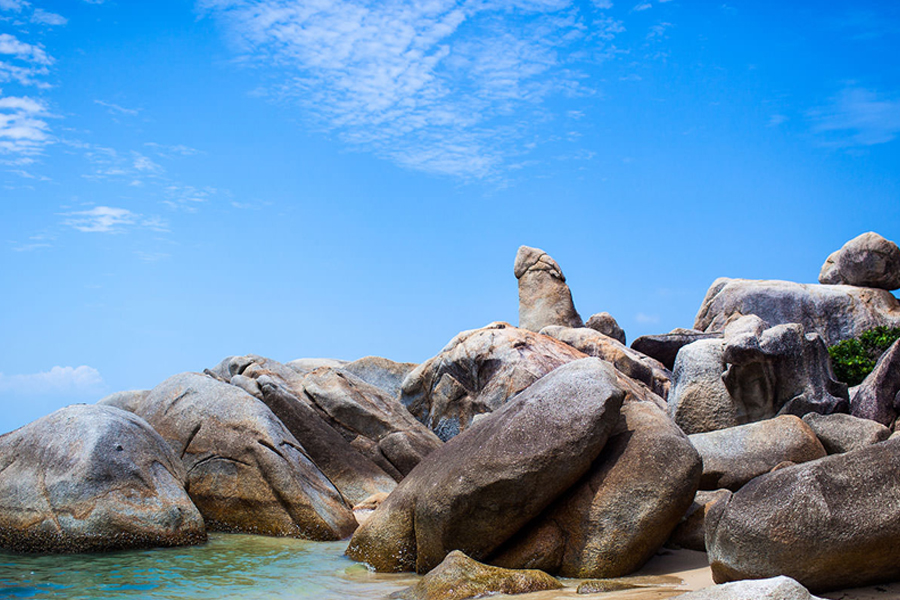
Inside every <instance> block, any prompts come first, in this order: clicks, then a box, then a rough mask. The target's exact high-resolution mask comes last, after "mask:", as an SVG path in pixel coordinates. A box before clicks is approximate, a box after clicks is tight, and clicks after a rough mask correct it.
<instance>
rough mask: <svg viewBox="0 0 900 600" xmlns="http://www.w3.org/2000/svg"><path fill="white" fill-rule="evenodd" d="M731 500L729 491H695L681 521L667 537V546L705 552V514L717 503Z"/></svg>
mask: <svg viewBox="0 0 900 600" xmlns="http://www.w3.org/2000/svg"><path fill="white" fill-rule="evenodd" d="M729 498H731V490H712V491H710V490H697V494H696V495H695V496H694V501H693V502H692V503H691V505H690V507H689V508H688V509H687V512H685V513H684V516H683V517H682V518H681V521H680V522H679V523H678V525H677V526H676V527H675V529H674V530H673V531H672V535H671V536H669V541H668V542H667V544H666V545H667V546H674V547H676V548H687V549H688V550H696V551H697V552H706V513H707V512H709V510H710V509H711V508H712V506H713V505H714V504H716V503H718V502H724V501H727V500H728V499H729Z"/></svg>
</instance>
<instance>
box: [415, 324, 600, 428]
mask: <svg viewBox="0 0 900 600" xmlns="http://www.w3.org/2000/svg"><path fill="white" fill-rule="evenodd" d="M586 356H587V355H586V354H584V353H583V352H579V351H578V350H576V349H574V348H572V347H571V346H569V345H568V344H564V343H562V342H560V341H558V340H554V339H553V338H550V337H548V336H545V335H539V334H537V333H533V332H531V331H528V330H526V329H520V328H517V327H513V326H512V325H510V324H508V323H501V322H496V323H491V324H490V325H488V326H487V327H483V328H481V329H472V330H470V331H463V332H462V333H460V334H458V335H457V336H456V337H454V338H453V339H452V340H450V343H448V344H447V345H446V346H445V347H444V349H443V350H441V352H440V353H439V354H438V355H437V356H434V357H432V358H430V359H429V360H427V361H425V362H424V363H422V364H421V365H419V366H418V367H416V368H415V369H414V370H413V371H412V372H411V373H410V374H409V375H408V376H407V377H406V379H405V380H404V381H403V387H402V390H401V394H400V402H401V403H402V404H403V405H404V406H406V408H408V409H409V411H410V412H411V413H412V414H413V415H414V416H415V417H416V418H417V419H418V420H419V421H421V422H422V423H424V424H425V425H426V426H427V427H428V428H429V429H431V430H432V431H434V432H435V433H436V434H437V436H438V437H439V438H441V439H442V440H444V441H447V440H449V439H450V438H452V437H453V436H455V435H457V434H458V433H460V432H461V431H465V430H466V429H467V428H468V427H469V425H470V424H471V423H472V419H473V418H475V417H476V416H477V415H480V414H485V413H489V412H492V411H494V410H496V409H498V408H500V407H501V406H503V404H504V403H505V402H506V401H507V400H508V399H509V398H511V397H512V396H514V395H516V394H518V393H519V392H521V391H522V390H524V389H525V388H527V387H528V386H530V385H531V384H533V383H534V382H535V381H537V380H538V379H540V378H541V377H543V376H544V375H546V374H547V373H549V372H550V371H552V370H553V369H555V368H556V367H558V366H560V365H563V364H565V363H567V362H571V361H573V360H579V359H582V358H585V357H586Z"/></svg>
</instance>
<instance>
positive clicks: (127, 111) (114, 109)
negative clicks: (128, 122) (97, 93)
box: [94, 100, 141, 116]
mask: <svg viewBox="0 0 900 600" xmlns="http://www.w3.org/2000/svg"><path fill="white" fill-rule="evenodd" d="M94 104H99V105H100V106H103V107H106V109H107V112H108V113H109V114H111V115H129V116H134V115H137V114H138V113H139V112H141V111H140V109H139V108H125V107H124V106H119V105H118V104H113V103H112V102H104V101H103V100H94Z"/></svg>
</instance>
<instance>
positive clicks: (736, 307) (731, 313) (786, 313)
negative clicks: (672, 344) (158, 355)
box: [694, 277, 900, 346]
mask: <svg viewBox="0 0 900 600" xmlns="http://www.w3.org/2000/svg"><path fill="white" fill-rule="evenodd" d="M751 314H753V315H757V316H759V317H760V318H761V319H763V320H764V321H766V322H767V323H769V324H770V325H780V324H783V323H799V324H801V325H802V326H803V328H804V330H805V331H806V332H807V333H812V332H816V333H819V334H820V335H821V336H822V337H823V338H824V340H825V343H826V344H827V345H829V346H831V345H834V344H836V343H838V342H840V341H842V340H847V339H850V338H855V337H859V335H860V334H862V333H863V332H864V331H866V330H867V329H872V328H873V327H877V326H879V325H885V326H889V327H898V326H900V301H898V300H897V298H895V297H894V296H893V295H892V294H891V293H890V292H888V291H886V290H879V289H874V288H859V287H853V286H846V285H807V284H801V283H793V282H789V281H770V280H763V281H756V280H750V279H729V278H727V277H720V278H719V279H716V280H715V281H714V282H713V284H712V285H711V286H710V288H709V290H708V291H707V292H706V298H705V299H704V300H703V304H702V306H701V307H700V310H699V312H698V313H697V318H696V320H695V321H694V328H695V329H698V330H701V331H706V332H713V331H722V330H723V329H724V328H725V326H726V325H727V324H728V323H730V322H731V321H733V320H735V319H737V318H739V317H741V316H743V315H751Z"/></svg>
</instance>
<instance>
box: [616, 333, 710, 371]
mask: <svg viewBox="0 0 900 600" xmlns="http://www.w3.org/2000/svg"><path fill="white" fill-rule="evenodd" d="M721 337H722V333H721V332H712V333H705V332H702V331H697V330H695V329H682V328H680V327H679V328H676V329H673V330H672V331H670V332H669V333H663V334H659V335H642V336H641V337H639V338H637V339H636V340H634V341H633V342H631V348H632V350H637V351H638V352H640V353H641V354H644V355H646V356H649V357H650V358H653V359H656V360H658V361H659V362H661V363H662V364H663V366H665V367H666V368H667V369H674V368H675V357H677V356H678V351H679V350H681V349H682V348H683V347H685V346H687V345H688V344H692V343H694V342H696V341H697V340H708V339H713V338H721Z"/></svg>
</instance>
